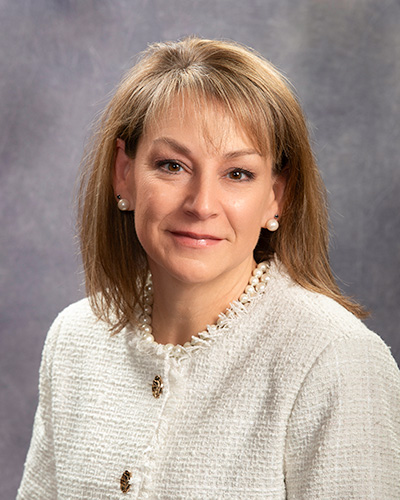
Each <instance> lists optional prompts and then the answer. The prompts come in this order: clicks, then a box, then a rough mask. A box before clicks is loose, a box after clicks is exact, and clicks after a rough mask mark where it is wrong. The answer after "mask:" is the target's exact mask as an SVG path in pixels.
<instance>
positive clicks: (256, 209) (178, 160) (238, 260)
mask: <svg viewBox="0 0 400 500" xmlns="http://www.w3.org/2000/svg"><path fill="white" fill-rule="evenodd" d="M178 106H179V101H177V102H176V103H175V105H174V106H172V107H171V108H170V110H169V112H168V113H167V114H166V115H165V116H162V117H160V120H158V122H157V123H155V124H154V125H153V126H152V127H150V128H149V129H148V131H147V132H146V133H145V134H144V135H143V136H142V137H141V139H140V141H139V144H138V147H137V153H136V157H135V159H133V160H132V159H129V158H128V157H127V156H126V155H125V152H124V144H123V142H122V141H119V142H118V148H117V159H116V171H115V180H114V187H115V191H116V193H120V194H121V196H122V197H123V198H127V199H128V200H129V203H130V207H131V208H133V209H134V210H135V224H136V233H137V236H138V238H139V241H140V242H141V244H142V246H143V248H144V250H145V251H146V253H147V256H148V260H149V265H150V269H151V271H152V273H153V275H155V276H159V277H161V278H162V277H169V278H173V279H176V280H179V281H182V282H186V283H192V284H195V283H197V284H200V283H206V282H207V283H210V282H212V281H213V280H214V281H215V282H217V281H218V280H220V279H224V278H229V276H232V277H233V278H234V276H235V274H236V273H241V272H248V270H249V269H251V267H252V266H253V250H254V248H255V246H256V244H257V241H258V238H259V234H260V230H261V228H262V227H264V226H265V224H266V222H267V220H268V219H271V218H273V217H274V215H275V214H276V213H278V212H279V198H280V197H281V194H282V192H283V188H282V186H281V181H280V180H277V182H275V181H276V179H275V178H274V176H273V175H272V166H271V160H270V159H269V158H265V157H262V156H260V155H259V154H258V152H257V151H256V150H255V148H254V145H253V144H252V142H251V141H250V140H249V139H248V137H246V135H245V134H244V133H243V132H242V131H241V130H240V129H239V128H238V127H237V125H236V124H235V123H234V122H233V120H232V119H231V118H230V117H228V115H227V114H226V113H224V111H223V110H222V109H219V108H218V107H216V106H214V107H213V106H205V107H204V110H203V111H202V112H201V114H200V115H199V113H198V112H197V114H196V112H195V110H194V109H192V108H191V106H190V105H189V104H188V103H187V102H186V104H185V110H184V112H182V110H181V109H180V108H179V107H178Z"/></svg>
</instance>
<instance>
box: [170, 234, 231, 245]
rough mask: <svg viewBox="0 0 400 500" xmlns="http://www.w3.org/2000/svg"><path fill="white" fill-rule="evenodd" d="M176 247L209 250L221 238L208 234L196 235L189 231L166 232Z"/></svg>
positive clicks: (219, 241)
mask: <svg viewBox="0 0 400 500" xmlns="http://www.w3.org/2000/svg"><path fill="white" fill-rule="evenodd" d="M168 232H169V233H170V234H171V235H172V237H173V238H174V240H175V241H176V243H177V244H178V245H182V246H184V247H188V248H195V249H197V248H200V249H202V248H209V247H212V246H214V245H218V244H219V243H221V242H222V241H223V239H222V238H218V237H216V236H212V235H210V234H196V233H193V232H191V231H168Z"/></svg>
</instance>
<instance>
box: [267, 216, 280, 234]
mask: <svg viewBox="0 0 400 500" xmlns="http://www.w3.org/2000/svg"><path fill="white" fill-rule="evenodd" d="M278 217H279V216H278V215H275V218H274V219H269V220H268V221H267V224H266V228H267V229H268V231H276V230H277V229H278V227H279V222H278V221H277V220H276V219H277V218H278Z"/></svg>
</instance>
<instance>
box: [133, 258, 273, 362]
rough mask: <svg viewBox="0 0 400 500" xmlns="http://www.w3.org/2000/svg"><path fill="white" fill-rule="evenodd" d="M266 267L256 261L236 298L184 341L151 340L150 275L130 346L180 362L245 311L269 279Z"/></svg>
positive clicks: (213, 339) (215, 336)
mask: <svg viewBox="0 0 400 500" xmlns="http://www.w3.org/2000/svg"><path fill="white" fill-rule="evenodd" d="M269 269H270V264H269V263H268V262H261V263H260V264H258V265H257V267H256V268H255V269H254V271H253V273H252V275H251V277H250V280H249V283H248V285H247V286H246V288H245V290H244V292H243V293H242V295H241V296H240V297H239V300H235V301H233V302H232V303H231V304H230V306H229V308H228V309H227V310H226V311H225V312H223V313H220V315H219V316H218V319H217V322H216V323H215V324H213V325H207V327H206V329H205V330H203V331H202V332H200V333H198V334H197V335H193V336H192V339H191V341H190V342H186V343H185V344H184V345H180V344H177V345H173V344H159V343H158V342H156V341H155V340H154V337H153V335H152V334H151V332H152V330H151V306H152V302H153V300H152V283H151V277H150V279H149V281H148V284H147V285H146V289H145V307H144V312H143V315H142V316H141V318H140V323H139V328H138V329H137V330H136V333H137V334H136V335H135V336H134V338H132V339H131V341H130V342H129V343H130V345H131V346H132V347H133V346H136V348H137V349H138V350H139V351H140V352H143V353H147V354H149V355H153V356H154V355H155V356H159V357H162V358H172V359H174V360H176V361H177V362H178V364H180V362H181V361H182V360H184V359H187V358H189V357H190V356H191V355H192V354H194V353H195V352H197V351H198V350H200V349H203V348H205V347H208V346H209V345H211V344H212V343H213V342H214V341H215V340H216V338H218V337H219V336H220V335H222V334H223V333H224V331H225V330H227V329H229V328H230V327H231V324H232V321H233V320H234V319H235V318H237V317H240V316H242V315H243V314H246V313H247V312H248V309H249V307H250V305H251V304H253V303H254V302H255V301H256V300H257V299H258V298H259V297H260V296H261V295H262V294H263V293H264V291H265V288H266V285H267V283H268V281H269V279H270V278H269V276H268V273H269Z"/></svg>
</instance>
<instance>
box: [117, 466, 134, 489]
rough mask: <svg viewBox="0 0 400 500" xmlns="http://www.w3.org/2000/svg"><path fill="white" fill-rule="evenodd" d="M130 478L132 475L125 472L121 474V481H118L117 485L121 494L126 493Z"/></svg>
mask: <svg viewBox="0 0 400 500" xmlns="http://www.w3.org/2000/svg"><path fill="white" fill-rule="evenodd" d="M131 477H132V474H131V473H130V472H129V471H128V470H126V471H124V472H123V474H122V476H121V479H120V480H119V485H120V487H121V491H122V493H127V492H128V491H129V488H130V487H131V485H130V484H129V479H130V478H131Z"/></svg>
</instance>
